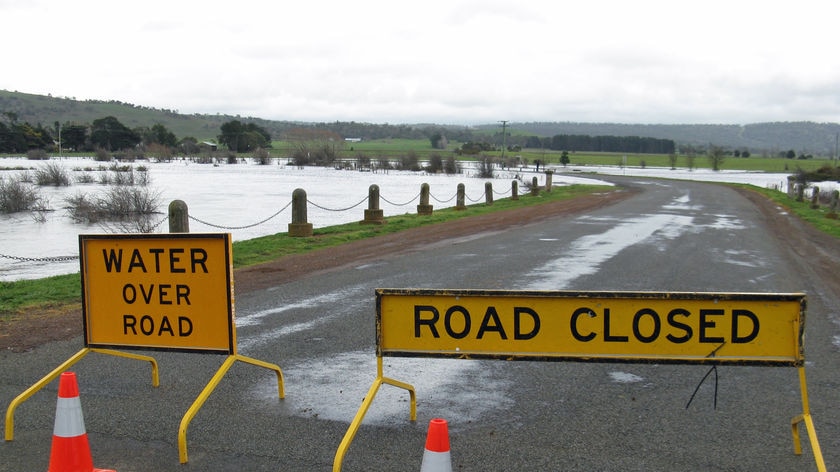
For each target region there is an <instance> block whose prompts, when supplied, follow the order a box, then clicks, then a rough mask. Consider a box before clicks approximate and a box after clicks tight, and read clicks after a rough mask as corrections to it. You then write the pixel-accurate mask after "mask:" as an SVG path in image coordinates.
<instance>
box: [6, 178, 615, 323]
mask: <svg viewBox="0 0 840 472" xmlns="http://www.w3.org/2000/svg"><path fill="white" fill-rule="evenodd" d="M610 188H612V187H605V186H599V185H572V186H557V187H554V188H553V189H552V191H551V192H541V193H540V195H538V196H536V197H535V196H531V195H530V194H525V195H520V197H519V200H512V199H510V198H504V199H499V200H496V201H494V202H493V204H492V205H487V204H485V203H478V204H473V205H469V206H467V209H466V210H463V211H457V210H455V209H454V208H444V209H441V210H436V211H435V212H434V213H433V214H432V215H430V216H419V215H417V214H410V213H406V214H403V215H395V216H390V217H387V218H385V220H386V222H387V223H386V224H382V225H363V224H359V223H358V222H354V223H347V224H343V225H337V226H329V227H325V228H318V229H315V230H314V231H313V235H312V236H311V237H306V238H300V237H290V236H289V235H288V234H287V233H278V234H273V235H269V236H263V237H259V238H255V239H249V240H245V241H237V242H234V243H233V266H234V268H240V267H246V266H249V265H254V264H259V263H261V262H268V261H271V260H275V259H278V258H280V257H283V256H286V255H290V254H300V253H305V252H309V251H314V250H317V249H323V248H327V247H333V246H337V245H340V244H343V243H347V242H351V241H356V240H360V239H364V238H370V237H375V236H379V235H384V234H390V233H395V232H399V231H403V230H406V229H410V228H417V227H420V226H427V225H433V224H435V223H442V222H445V221H450V220H455V219H459V218H466V217H469V216H478V215H483V214H486V213H491V212H496V211H504V210H511V209H516V208H522V207H524V206H530V205H539V204H541V203H548V202H555V201H560V200H568V199H572V198H576V197H583V196H586V195H590V194H593V193H597V192H603V191H604V190H605V189H610ZM80 302H81V279H80V276H79V274H78V273H76V274H67V275H58V276H53V277H47V278H44V279H36V280H21V281H15V282H0V320H11V319H12V318H14V317H15V316H16V314H17V313H19V312H21V311H23V310H29V309H34V308H48V307H53V306H56V305H71V304H78V303H80Z"/></svg>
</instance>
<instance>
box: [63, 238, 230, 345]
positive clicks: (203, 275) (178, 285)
mask: <svg viewBox="0 0 840 472" xmlns="http://www.w3.org/2000/svg"><path fill="white" fill-rule="evenodd" d="M79 255H80V261H81V275H82V308H83V312H84V322H85V345H86V346H88V347H115V346H122V347H133V348H153V349H175V350H189V351H211V352H224V353H232V354H233V353H235V350H236V329H235V326H234V307H233V264H232V262H233V261H232V258H231V241H230V235H229V234H225V233H198V234H196V233H190V234H187V233H183V234H138V235H80V236H79Z"/></svg>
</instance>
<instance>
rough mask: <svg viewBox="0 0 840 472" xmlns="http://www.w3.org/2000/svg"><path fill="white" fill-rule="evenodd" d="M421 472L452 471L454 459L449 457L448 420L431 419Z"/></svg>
mask: <svg viewBox="0 0 840 472" xmlns="http://www.w3.org/2000/svg"><path fill="white" fill-rule="evenodd" d="M420 472H452V459H451V458H450V457H449V428H448V427H447V426H446V420H442V419H440V418H434V419H432V420H431V421H429V433H428V435H427V436H426V450H425V451H424V452H423V462H422V463H421V464H420Z"/></svg>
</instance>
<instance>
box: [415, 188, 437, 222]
mask: <svg viewBox="0 0 840 472" xmlns="http://www.w3.org/2000/svg"><path fill="white" fill-rule="evenodd" d="M433 208H434V207H432V205H430V204H429V184H427V183H425V182H424V183H423V184H422V185H420V204H419V205H417V214H418V215H431V214H432V210H433Z"/></svg>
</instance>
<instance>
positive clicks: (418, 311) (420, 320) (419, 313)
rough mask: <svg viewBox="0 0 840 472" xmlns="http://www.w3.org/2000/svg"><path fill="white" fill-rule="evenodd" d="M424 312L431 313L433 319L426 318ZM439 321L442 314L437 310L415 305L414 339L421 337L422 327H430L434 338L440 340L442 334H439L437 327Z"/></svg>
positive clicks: (431, 307)
mask: <svg viewBox="0 0 840 472" xmlns="http://www.w3.org/2000/svg"><path fill="white" fill-rule="evenodd" d="M424 312H426V313H431V314H432V315H431V317H427V318H424V317H423V313H424ZM439 319H440V313H438V311H437V308H435V307H433V306H428V305H414V337H415V338H419V337H420V327H421V326H428V327H429V330H430V331H431V333H432V337H434V338H439V337H440V334H438V330H437V328H436V327H435V324H436V323H437V322H438V320H439Z"/></svg>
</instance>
